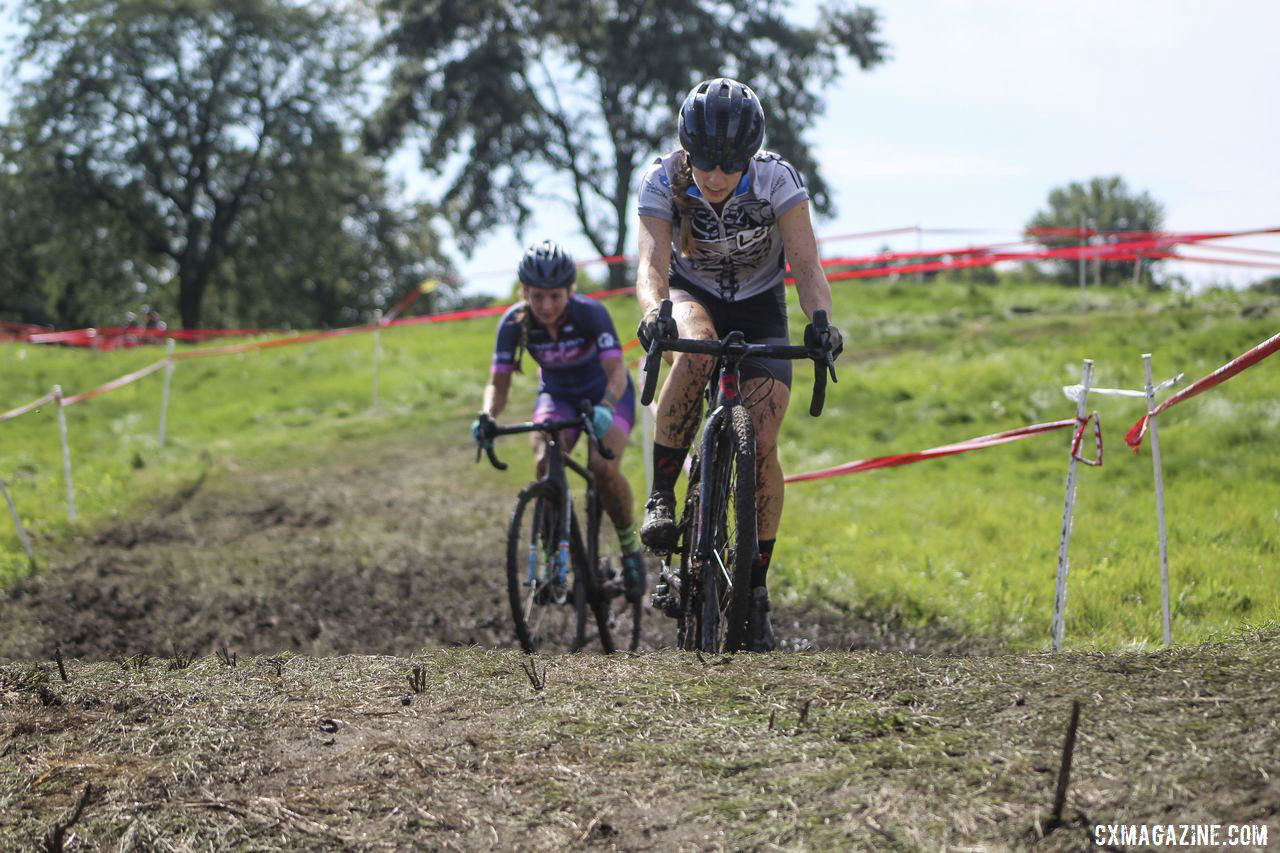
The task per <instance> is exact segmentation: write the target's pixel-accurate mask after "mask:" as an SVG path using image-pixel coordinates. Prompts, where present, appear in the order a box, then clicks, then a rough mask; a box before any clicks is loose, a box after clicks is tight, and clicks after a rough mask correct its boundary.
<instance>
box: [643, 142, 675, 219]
mask: <svg viewBox="0 0 1280 853" xmlns="http://www.w3.org/2000/svg"><path fill="white" fill-rule="evenodd" d="M638 198H639V207H640V215H641V216H652V217H653V218H654V219H662V220H665V221H667V222H671V221H673V220H674V219H675V216H674V215H673V214H672V211H671V208H672V204H671V180H670V179H669V178H668V177H667V170H666V168H665V167H664V166H663V165H662V158H658V159H657V160H654V161H653V163H652V165H650V166H649V168H648V169H646V170H645V172H644V175H643V176H642V177H641V178H640V194H639V196H638Z"/></svg>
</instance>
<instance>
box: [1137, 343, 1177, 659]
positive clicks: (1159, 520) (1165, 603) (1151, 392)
mask: <svg viewBox="0 0 1280 853" xmlns="http://www.w3.org/2000/svg"><path fill="white" fill-rule="evenodd" d="M1142 369H1143V371H1144V373H1145V374H1146V380H1147V386H1146V391H1147V411H1148V412H1150V411H1152V410H1154V409H1155V407H1156V391H1155V387H1154V386H1153V385H1152V384H1151V353H1149V352H1148V353H1143V355H1142ZM1147 432H1148V433H1150V435H1151V467H1152V468H1153V469H1154V470H1155V480H1156V527H1157V529H1158V531H1159V537H1160V624H1161V627H1162V628H1163V630H1164V644H1165V645H1166V646H1167V645H1169V644H1170V643H1171V642H1172V641H1173V638H1172V633H1171V630H1170V626H1169V539H1168V536H1167V535H1166V534H1165V526H1164V469H1163V466H1162V465H1161V462H1160V431H1159V430H1158V429H1157V428H1156V418H1155V417H1154V416H1151V417H1149V418H1147Z"/></svg>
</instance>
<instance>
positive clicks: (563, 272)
mask: <svg viewBox="0 0 1280 853" xmlns="http://www.w3.org/2000/svg"><path fill="white" fill-rule="evenodd" d="M517 275H519V276H520V283H521V284H527V285H528V286H529V287H538V288H545V289H551V288H554V287H568V286H569V285H571V284H573V282H574V281H575V280H576V279H577V277H578V267H577V266H576V265H575V264H574V262H573V257H572V256H570V254H569V253H568V252H566V251H565V250H564V249H562V248H561V247H560V244H559V243H557V242H556V241H555V240H543V241H542V242H541V243H534V244H533V245H532V246H530V247H529V248H527V249H525V250H524V257H523V258H521V259H520V268H519V270H517Z"/></svg>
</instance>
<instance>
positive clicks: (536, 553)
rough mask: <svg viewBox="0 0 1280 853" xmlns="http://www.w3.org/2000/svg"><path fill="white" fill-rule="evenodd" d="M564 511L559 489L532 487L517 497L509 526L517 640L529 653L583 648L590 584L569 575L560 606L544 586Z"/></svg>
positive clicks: (509, 590) (509, 589)
mask: <svg viewBox="0 0 1280 853" xmlns="http://www.w3.org/2000/svg"><path fill="white" fill-rule="evenodd" d="M562 507H563V503H562V500H561V498H560V491H559V490H558V489H557V488H556V487H555V486H554V485H552V484H551V483H547V482H537V483H530V484H529V485H528V486H525V487H524V488H523V489H522V490H521V491H520V494H519V495H518V496H517V497H516V505H515V509H513V510H512V512H511V523H510V525H509V526H508V528H507V598H508V601H509V603H510V604H511V616H512V619H513V621H514V623H515V629H516V639H517V640H518V641H519V642H520V648H522V649H524V650H525V652H527V653H528V654H533V653H534V652H536V651H538V650H539V649H543V648H549V647H559V648H561V649H567V650H568V651H577V650H578V649H580V648H581V647H582V645H583V640H584V634H585V627H586V612H587V588H586V585H585V584H583V583H580V582H579V578H578V577H577V573H573V574H570V575H569V576H568V583H569V584H570V587H569V589H568V590H567V593H568V596H567V598H566V600H565V601H564V602H561V603H556V602H555V601H554V600H550V599H548V598H547V597H546V591H545V586H544V584H543V582H544V581H545V580H546V579H547V578H548V577H549V576H550V574H551V572H552V570H553V567H554V566H555V565H556V560H557V559H558V551H559V541H558V540H559V533H558V531H559V529H560V513H561V512H563V509H562ZM571 547H572V546H571ZM571 559H573V558H572V557H571ZM531 574H532V576H533V577H532V581H533V582H532V583H531V577H530V575H531Z"/></svg>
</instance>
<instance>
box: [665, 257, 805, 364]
mask: <svg viewBox="0 0 1280 853" xmlns="http://www.w3.org/2000/svg"><path fill="white" fill-rule="evenodd" d="M671 301H672V302H673V303H674V302H697V303H698V304H699V305H701V306H702V307H703V308H705V309H707V314H708V315H709V316H710V317H711V323H712V325H714V326H715V329H716V334H717V335H719V336H720V337H722V338H723V337H724V336H725V335H727V334H729V333H730V332H742V334H743V336H744V337H745V338H746V339H747V343H749V344H789V343H791V340H790V338H789V337H788V335H787V291H786V288H785V287H784V286H783V285H781V284H779V285H778V286H777V287H775V288H773V289H772V290H767V291H765V292H764V293H760V294H757V295H755V296H752V297H750V298H749V299H743V300H740V301H738V302H726V301H725V300H723V299H720V298H719V297H717V296H715V295H713V294H711V293H709V292H708V291H706V290H703V289H702V288H701V287H697V286H696V285H692V284H688V283H686V282H684V281H682V280H679V279H673V280H672V281H671ZM738 370H739V375H740V376H741V377H742V378H743V379H751V378H755V377H773V378H774V379H775V380H777V381H778V382H781V383H782V384H784V385H786V386H787V387H788V388H790V387H791V361H790V359H785V358H745V359H743V360H742V364H741V365H740V367H739V368H738Z"/></svg>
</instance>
